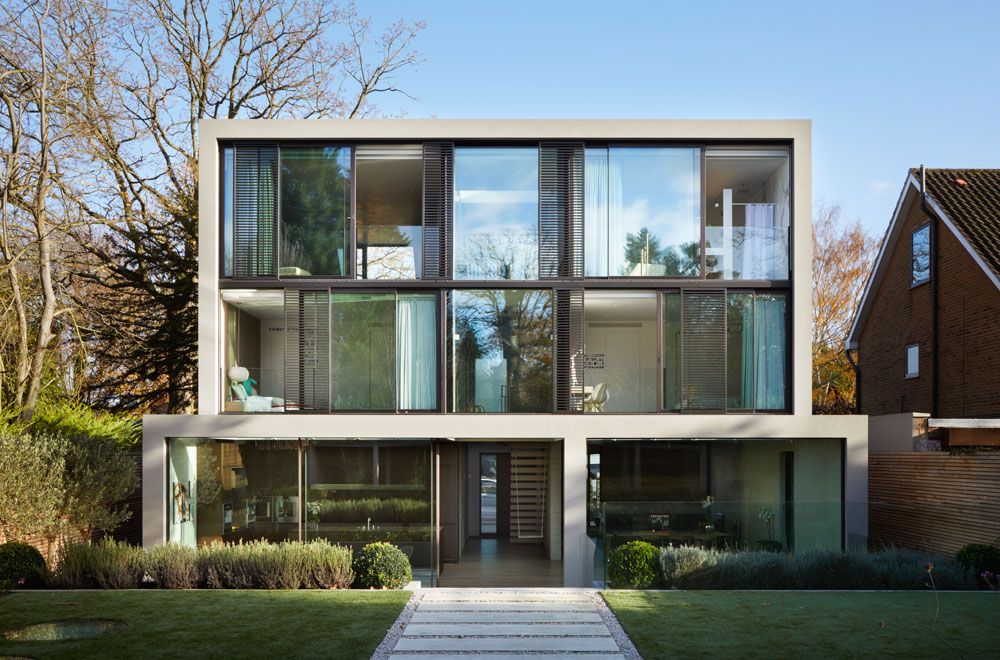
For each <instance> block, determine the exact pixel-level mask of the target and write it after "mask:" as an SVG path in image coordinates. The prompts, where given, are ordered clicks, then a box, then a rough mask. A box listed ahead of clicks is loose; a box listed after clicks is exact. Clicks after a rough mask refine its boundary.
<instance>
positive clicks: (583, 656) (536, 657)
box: [389, 653, 625, 660]
mask: <svg viewBox="0 0 1000 660" xmlns="http://www.w3.org/2000/svg"><path fill="white" fill-rule="evenodd" d="M435 656H436V657H439V658H443V659H444V660H625V656H623V655H622V654H621V653H530V654H526V653H449V654H448V655H441V654H434V655H428V654H426V653H393V654H392V655H391V656H389V660H427V659H428V658H434V657H435Z"/></svg>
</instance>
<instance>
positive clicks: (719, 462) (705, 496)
mask: <svg viewBox="0 0 1000 660" xmlns="http://www.w3.org/2000/svg"><path fill="white" fill-rule="evenodd" d="M842 446H843V441H842V440H840V439H826V438H816V439H812V438H810V439H783V440H771V439H745V440H744V439H741V440H731V439H712V440H688V439H669V440H667V439H664V440H625V439H615V440H593V441H590V442H588V443H587V454H588V456H589V462H590V466H591V467H590V484H589V491H590V496H591V498H592V500H596V502H593V503H592V505H591V506H589V507H588V513H587V515H588V525H587V530H588V534H590V535H592V536H595V537H597V538H598V543H597V551H598V554H599V555H603V556H604V557H607V553H608V552H610V551H611V550H613V549H614V548H616V547H618V546H619V545H621V544H623V543H626V542H628V541H634V540H643V541H647V542H650V543H653V544H654V545H657V546H669V545H698V546H702V547H717V548H730V549H734V550H735V549H744V548H747V549H764V550H771V551H775V552H793V551H795V550H796V549H815V548H825V549H828V550H841V549H842V547H843V539H842V531H841V521H842V517H843V513H842V511H843V509H842V494H841V484H842V483H843V465H842V453H841V448H842ZM597 564H598V566H599V567H600V566H601V565H602V564H603V561H598V562H597Z"/></svg>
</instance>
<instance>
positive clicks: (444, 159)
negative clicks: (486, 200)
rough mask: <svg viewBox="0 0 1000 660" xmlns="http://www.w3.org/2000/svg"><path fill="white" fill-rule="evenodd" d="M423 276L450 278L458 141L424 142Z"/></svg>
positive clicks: (428, 277)
mask: <svg viewBox="0 0 1000 660" xmlns="http://www.w3.org/2000/svg"><path fill="white" fill-rule="evenodd" d="M423 181H424V183H423V185H424V210H423V217H424V237H423V260H424V268H423V276H424V279H450V278H451V269H452V225H453V218H454V213H455V209H454V200H455V145H454V144H453V143H451V142H426V143H424V179H423Z"/></svg>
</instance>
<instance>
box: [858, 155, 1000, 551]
mask: <svg viewBox="0 0 1000 660" xmlns="http://www.w3.org/2000/svg"><path fill="white" fill-rule="evenodd" d="M847 346H848V349H849V350H851V351H854V352H856V355H857V360H856V361H857V364H858V408H859V412H860V413H863V414H866V415H869V418H868V419H869V429H868V433H869V456H868V460H869V480H868V486H869V492H868V501H869V534H870V540H871V544H872V545H873V546H875V547H878V546H879V545H881V544H889V545H901V546H907V547H912V548H917V549H921V550H930V551H934V552H940V553H944V554H951V553H953V552H955V551H956V550H957V549H958V548H960V547H961V546H962V545H963V544H965V543H973V542H978V543H995V542H996V539H997V538H998V537H1000V507H998V505H997V500H996V489H997V487H998V486H1000V456H998V455H997V454H996V453H995V452H993V453H987V452H982V451H978V450H977V448H982V447H984V446H990V445H992V446H1000V170H950V169H931V170H923V169H913V170H910V172H909V173H908V176H907V178H906V183H905V184H904V186H903V191H902V193H901V194H900V197H899V202H898V204H897V206H896V210H895V213H894V214H893V217H892V221H891V222H890V223H889V228H888V230H887V231H886V234H885V238H884V240H883V244H882V248H881V250H880V252H879V255H878V258H877V260H876V262H875V267H874V269H873V271H872V274H871V277H870V278H869V283H868V286H867V289H866V290H865V292H864V296H863V298H862V302H861V305H860V307H859V309H858V313H857V316H856V318H855V320H854V325H853V326H852V328H851V332H850V335H849V337H848V342H847ZM949 449H950V450H952V451H943V450H949ZM957 450H960V451H957Z"/></svg>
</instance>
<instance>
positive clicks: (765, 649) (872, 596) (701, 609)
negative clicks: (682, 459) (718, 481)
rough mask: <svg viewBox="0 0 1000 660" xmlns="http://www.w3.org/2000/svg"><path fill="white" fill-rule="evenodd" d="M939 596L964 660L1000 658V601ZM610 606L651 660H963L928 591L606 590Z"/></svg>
mask: <svg viewBox="0 0 1000 660" xmlns="http://www.w3.org/2000/svg"><path fill="white" fill-rule="evenodd" d="M938 596H939V598H940V599H941V614H940V617H939V619H938V624H937V626H936V627H935V630H936V631H937V632H938V633H939V634H940V635H941V636H942V637H943V638H944V639H945V640H947V641H948V642H949V643H950V644H952V645H953V646H954V647H955V648H956V649H958V650H959V651H961V653H962V654H964V656H965V657H966V658H1000V618H998V617H997V612H998V611H1000V594H996V593H990V592H970V593H941V594H938ZM604 598H605V599H606V600H607V601H608V604H609V605H611V608H612V609H613V610H614V611H615V614H616V615H617V616H618V620H619V621H621V624H622V626H624V628H625V631H626V632H627V633H628V634H629V637H631V638H632V641H633V642H634V643H635V646H636V648H637V649H638V650H639V653H640V654H642V657H643V658H645V660H655V659H656V658H698V657H701V658H707V657H714V658H767V659H768V660H775V659H777V658H879V659H882V658H935V659H939V658H958V657H959V656H958V655H957V654H955V653H954V652H953V651H952V650H950V649H949V648H948V647H947V646H946V645H945V644H944V643H942V642H941V641H940V640H939V639H938V638H937V637H935V636H934V633H932V632H931V631H930V630H929V626H930V624H931V623H932V622H933V621H934V594H933V593H931V592H929V591H910V592H866V593H857V592H778V591H605V592H604Z"/></svg>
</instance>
